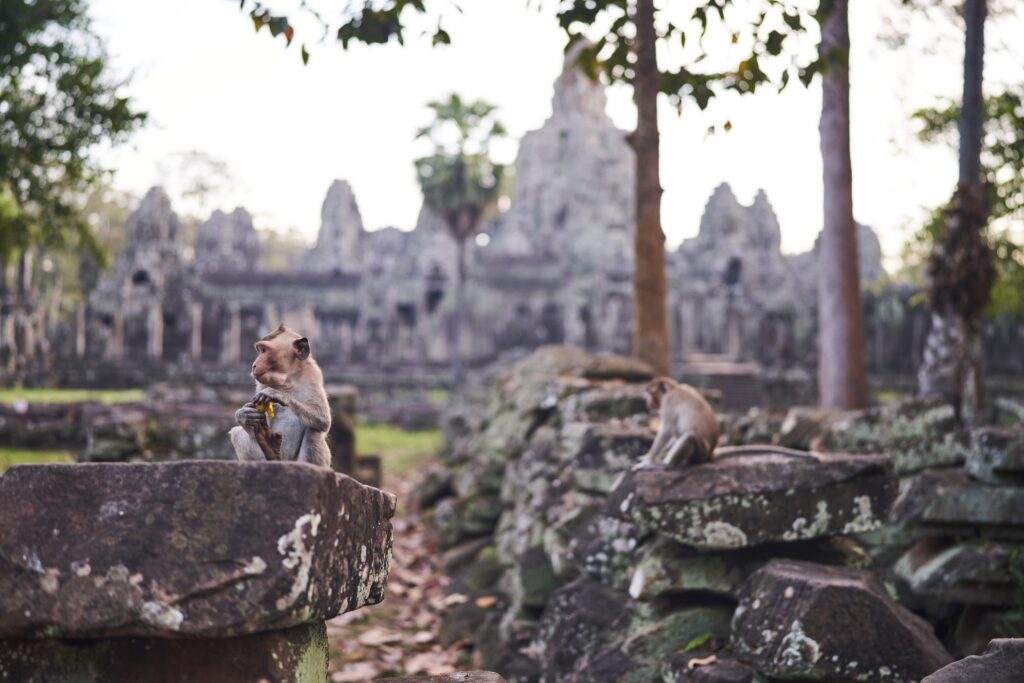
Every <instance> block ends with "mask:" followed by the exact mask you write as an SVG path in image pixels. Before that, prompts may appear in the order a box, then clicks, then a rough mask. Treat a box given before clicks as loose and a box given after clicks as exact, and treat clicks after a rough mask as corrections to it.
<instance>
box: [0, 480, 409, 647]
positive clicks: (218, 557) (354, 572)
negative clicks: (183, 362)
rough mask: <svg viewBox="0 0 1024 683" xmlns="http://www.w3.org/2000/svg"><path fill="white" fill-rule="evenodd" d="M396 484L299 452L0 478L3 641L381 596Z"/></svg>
mask: <svg viewBox="0 0 1024 683" xmlns="http://www.w3.org/2000/svg"><path fill="white" fill-rule="evenodd" d="M394 510H395V499H394V496H392V495H391V494H387V493H384V492H382V491H379V490H377V489H373V488H369V487H366V486H363V485H362V484H359V483H358V482H356V481H355V480H353V479H351V478H349V477H347V476H344V475H341V474H336V473H334V472H332V471H331V470H329V469H327V468H318V467H313V466H310V465H305V464H300V463H292V462H274V463H238V462H209V461H192V462H175V463H159V464H142V463H137V464H85V465H26V466H20V467H15V468H13V469H11V470H9V471H8V472H7V473H6V474H4V475H3V477H0V519H3V520H4V524H3V525H2V526H0V637H4V638H24V637H61V638H107V637H123V636H203V637H211V636H213V637H225V636H236V635H245V634H249V633H255V632H260V631H267V630H272V629H283V628H289V627H291V626H296V625H299V624H303V623H310V622H316V621H323V620H325V619H328V618H330V617H333V616H335V615H337V614H339V613H341V612H345V611H348V610H353V609H356V608H358V607H361V606H363V605H369V604H375V603H377V602H380V601H381V599H383V596H384V583H385V579H386V577H387V573H388V565H389V561H390V555H391V540H392V531H391V524H390V522H389V519H390V518H391V516H392V515H393V514H394Z"/></svg>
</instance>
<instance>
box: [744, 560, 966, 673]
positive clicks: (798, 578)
mask: <svg viewBox="0 0 1024 683" xmlns="http://www.w3.org/2000/svg"><path fill="white" fill-rule="evenodd" d="M732 639H733V645H734V651H735V653H736V656H737V658H738V659H740V660H741V661H743V662H745V663H747V664H749V665H751V666H753V667H754V668H755V669H757V670H758V671H760V672H761V673H763V674H766V675H768V676H770V677H773V678H781V679H787V680H788V679H808V680H817V681H832V680H859V681H879V682H881V681H885V682H886V683H898V682H900V681H906V682H908V683H909V682H910V681H918V680H920V679H921V678H922V677H924V676H926V675H928V674H929V673H931V672H932V671H935V670H936V669H938V668H940V667H942V666H943V665H945V664H946V663H948V662H949V661H950V657H949V654H948V653H947V652H946V650H945V649H944V648H943V647H942V644H941V643H940V642H939V641H938V639H937V638H936V637H935V634H934V633H933V632H932V628H931V626H930V625H929V624H928V622H926V621H925V620H923V619H921V618H920V617H918V616H917V615H915V614H913V613H912V612H910V611H909V610H907V609H906V608H904V607H902V606H900V605H898V604H897V603H896V602H894V601H893V600H892V598H890V597H889V595H888V594H887V593H886V591H885V588H884V587H883V586H882V583H881V581H879V580H878V579H877V578H876V577H875V576H874V575H873V574H871V573H869V572H866V571H862V570H857V569H847V568H843V567H829V566H825V565H819V564H814V563H811V562H797V561H792V560H776V561H773V562H771V563H769V564H768V565H766V566H765V567H763V568H761V569H760V570H758V571H757V572H755V573H754V574H753V575H752V576H751V577H750V579H749V580H748V581H747V583H746V585H745V586H744V588H743V591H742V592H741V594H740V603H739V606H738V607H737V608H736V612H735V614H734V615H733V620H732Z"/></svg>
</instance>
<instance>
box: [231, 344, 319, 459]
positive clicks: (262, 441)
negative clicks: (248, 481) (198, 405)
mask: <svg viewBox="0 0 1024 683" xmlns="http://www.w3.org/2000/svg"><path fill="white" fill-rule="evenodd" d="M255 346H256V360H255V361H253V364H252V378H253V379H254V380H256V395H255V396H253V397H252V399H250V400H249V401H248V402H247V403H246V404H245V405H243V406H242V407H241V408H240V409H239V410H238V411H237V412H235V420H236V421H237V422H238V426H237V427H233V428H232V429H231V431H230V432H229V435H230V437H231V445H232V446H234V449H235V457H236V458H238V459H239V460H277V459H279V460H296V461H298V462H304V463H309V464H311V465H318V466H320V467H330V464H331V452H330V449H329V448H328V447H327V439H326V435H327V432H328V431H329V430H330V428H331V411H330V408H329V407H328V405H327V393H326V392H325V391H324V376H323V373H322V372H321V371H320V366H319V365H317V362H316V361H315V360H314V359H313V356H312V349H311V348H310V344H309V340H308V339H307V338H306V337H303V336H302V335H300V334H298V333H297V332H295V331H294V330H292V329H291V328H289V327H288V326H287V325H283V324H282V325H281V326H280V327H278V328H277V329H276V330H274V331H273V332H271V333H270V334H268V335H267V336H265V337H263V338H262V339H260V340H259V341H257V342H256V345H255ZM275 405H276V406H279V407H278V408H275V407H274V406H275Z"/></svg>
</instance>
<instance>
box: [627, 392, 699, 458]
mask: <svg viewBox="0 0 1024 683" xmlns="http://www.w3.org/2000/svg"><path fill="white" fill-rule="evenodd" d="M644 393H645V395H646V396H645V398H646V401H647V409H648V410H649V411H651V412H654V411H657V412H658V415H659V417H660V418H661V427H660V428H659V429H658V434H657V436H655V437H654V443H653V444H651V449H650V450H649V451H647V454H646V455H644V456H643V458H641V460H640V463H639V464H638V467H640V468H645V467H651V466H653V465H654V464H655V463H657V462H659V461H660V462H661V463H663V464H665V465H668V466H670V467H673V466H676V465H696V464H699V463H703V462H709V461H710V460H711V458H712V454H713V453H714V451H715V446H717V445H718V418H717V417H716V416H715V411H714V409H712V407H711V406H710V405H709V404H708V402H707V401H705V400H704V397H703V396H701V395H700V393H699V392H698V391H697V390H696V389H694V388H693V387H691V386H689V385H688V384H679V383H678V382H676V381H675V380H674V379H672V378H671V377H655V378H654V379H652V380H651V381H650V382H648V384H647V386H646V387H645V389H644ZM663 454H664V457H663Z"/></svg>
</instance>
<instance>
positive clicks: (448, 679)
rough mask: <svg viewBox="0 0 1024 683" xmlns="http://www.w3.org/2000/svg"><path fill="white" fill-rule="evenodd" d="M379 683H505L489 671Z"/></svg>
mask: <svg viewBox="0 0 1024 683" xmlns="http://www.w3.org/2000/svg"><path fill="white" fill-rule="evenodd" d="M377 681H380V682H381V683H384V682H386V683H505V679H504V678H502V677H501V676H499V675H498V674H496V673H494V672H491V671H456V672H455V673H450V674H444V675H443V676H412V677H408V676H403V677H400V678H378V679H377Z"/></svg>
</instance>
